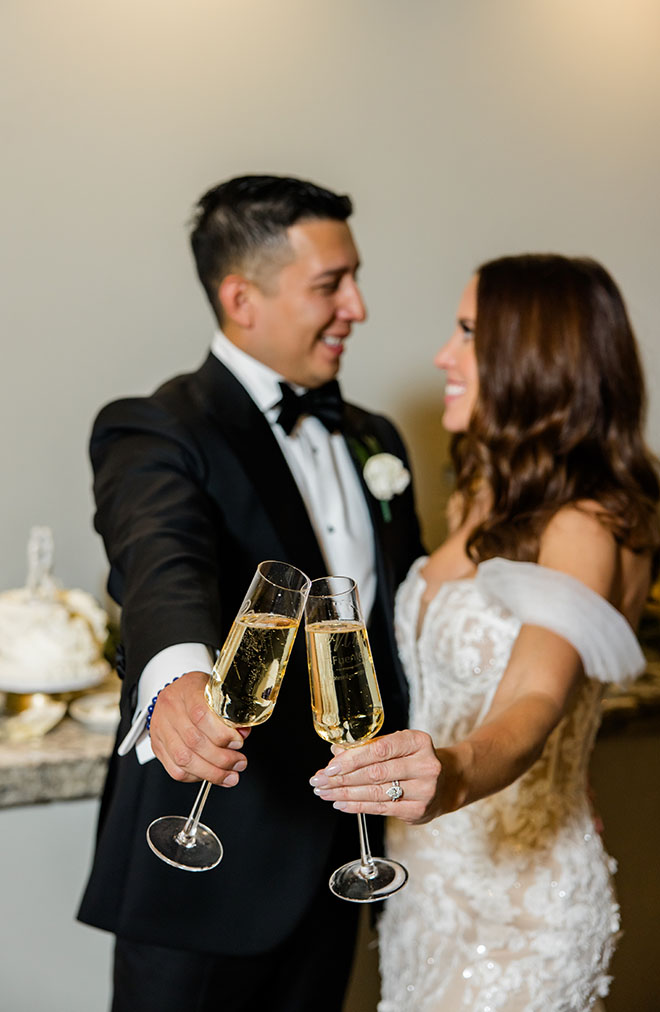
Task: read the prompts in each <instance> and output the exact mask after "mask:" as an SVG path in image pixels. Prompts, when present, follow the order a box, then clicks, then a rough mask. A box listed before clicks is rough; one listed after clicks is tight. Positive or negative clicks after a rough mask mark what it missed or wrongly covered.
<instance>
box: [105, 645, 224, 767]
mask: <svg viewBox="0 0 660 1012" xmlns="http://www.w3.org/2000/svg"><path fill="white" fill-rule="evenodd" d="M213 664H214V658H213V657H212V656H211V651H210V650H209V648H208V647H207V646H205V645H204V644H203V643H175V644H174V645H173V646H171V647H165V649H164V650H161V651H160V652H159V653H157V654H156V655H155V656H154V657H152V658H151V660H150V661H149V662H148V663H147V664H146V665H145V667H144V670H143V671H142V674H141V675H140V680H139V682H138V701H137V706H136V708H135V714H134V715H133V723H132V724H131V729H130V731H129V732H128V734H127V735H126V737H125V738H124V739H123V741H122V742H121V743H120V744H119V746H118V748H117V752H118V754H119V755H126V754H127V753H128V752H130V750H131V749H132V748H133V747H135V753H136V755H137V759H138V762H139V763H140V764H142V763H146V762H149V760H150V759H153V758H154V753H153V749H152V748H151V739H150V737H149V732H148V731H147V711H148V708H149V704H150V703H151V701H152V699H153V698H154V696H157V695H158V693H159V692H160V690H161V689H163V688H164V687H165V686H166V685H168V684H169V682H171V681H173V679H174V678H176V677H177V676H178V675H183V674H185V673H186V672H187V671H204V672H205V673H206V674H207V675H210V674H211V671H212V670H213Z"/></svg>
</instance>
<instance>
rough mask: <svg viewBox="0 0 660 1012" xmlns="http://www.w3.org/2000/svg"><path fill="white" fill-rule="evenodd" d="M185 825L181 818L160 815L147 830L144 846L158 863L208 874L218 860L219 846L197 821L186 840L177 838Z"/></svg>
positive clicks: (219, 857) (220, 849) (220, 853)
mask: <svg viewBox="0 0 660 1012" xmlns="http://www.w3.org/2000/svg"><path fill="white" fill-rule="evenodd" d="M187 822H188V819H187V818H186V816H185V815H164V816H163V817H162V818H160V819H155V820H154V822H152V823H151V825H150V826H149V828H148V829H147V843H148V844H149V846H150V847H151V849H152V850H153V852H154V854H156V855H157V856H158V857H159V858H160V859H161V861H166V862H167V864H171V865H172V866H173V867H174V868H181V869H182V871H210V870H211V868H215V866H216V865H217V864H220V862H221V861H222V844H221V843H220V841H219V839H218V838H217V836H216V835H215V833H214V832H213V830H212V829H209V828H208V826H203V825H202V823H201V822H200V823H199V824H198V826H197V832H196V833H195V835H194V836H193V837H192V838H190V839H189V840H188V841H186V840H185V839H179V838H178V837H179V835H180V834H182V833H183V829H184V827H185V825H186V823H187Z"/></svg>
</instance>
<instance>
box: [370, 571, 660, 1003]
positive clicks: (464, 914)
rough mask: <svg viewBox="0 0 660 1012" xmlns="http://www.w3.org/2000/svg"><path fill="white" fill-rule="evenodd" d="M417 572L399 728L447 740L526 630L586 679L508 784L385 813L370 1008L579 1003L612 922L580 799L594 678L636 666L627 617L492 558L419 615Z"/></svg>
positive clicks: (478, 711) (596, 991)
mask: <svg viewBox="0 0 660 1012" xmlns="http://www.w3.org/2000/svg"><path fill="white" fill-rule="evenodd" d="M425 561H426V560H425V559H419V560H418V561H417V562H416V563H415V564H414V565H413V567H412V569H411V571H410V573H409V575H408V577H407V579H406V581H405V582H404V584H403V585H402V587H401V588H400V590H399V594H398V598H397V610H396V623H397V636H398V641H399V649H400V651H401V656H402V659H403V663H404V666H405V669H406V672H407V675H408V679H409V682H410V693H411V713H410V726H411V727H414V728H419V729H421V730H424V731H427V732H428V733H429V734H430V735H431V736H432V738H433V740H434V742H435V743H436V745H450V744H452V743H454V742H457V741H458V740H459V739H461V738H463V737H464V736H465V735H466V734H468V733H469V731H470V730H471V729H472V728H473V727H474V726H475V725H476V724H478V723H479V721H480V719H481V718H482V717H483V715H484V714H485V712H486V710H487V709H488V707H489V705H490V702H491V700H492V697H493V694H494V692H495V689H496V687H497V684H498V682H499V680H500V678H501V676H502V673H503V671H504V669H505V667H506V664H507V660H508V657H509V654H510V651H511V648H512V645H513V642H514V640H515V639H516V636H517V635H518V632H519V629H520V626H521V624H523V623H528V624H535V625H541V626H544V627H546V628H550V629H552V630H553V631H555V632H557V633H558V634H560V635H562V636H563V637H565V638H566V639H568V640H569V641H570V642H571V643H573V645H574V646H575V647H576V649H577V650H578V652H579V653H580V656H581V658H582V661H583V664H584V668H585V671H586V673H587V675H588V676H589V677H588V678H587V679H585V680H584V682H583V684H582V687H581V689H580V690H579V692H578V693H577V694H576V697H575V698H574V700H573V702H572V704H571V708H570V712H568V713H567V714H566V716H565V717H564V718H563V720H562V721H561V723H560V725H559V726H558V727H557V728H556V729H555V731H554V732H553V733H552V735H551V736H550V738H549V740H548V742H547V744H546V747H545V749H544V752H543V755H542V756H541V758H540V759H538V760H537V762H536V763H535V764H534V765H533V766H532V767H531V768H530V769H529V770H528V771H527V773H525V774H524V775H523V776H522V777H521V778H520V779H519V780H517V781H516V782H515V783H513V784H511V785H510V786H509V787H507V788H506V789H505V790H503V791H500V792H499V793H498V794H495V795H493V796H492V797H489V798H484V799H482V800H481V801H477V802H475V803H473V804H471V805H468V806H467V807H466V808H464V809H461V810H460V811H457V812H452V813H449V814H447V815H443V816H441V817H440V818H438V819H435V820H434V821H433V822H430V823H429V824H428V825H425V826H407V825H405V824H404V823H402V822H400V821H399V820H398V819H390V820H388V829H387V841H388V843H387V850H388V854H389V856H391V857H393V858H395V859H397V860H399V861H401V862H402V863H403V864H404V865H405V866H406V867H407V868H408V870H409V872H410V879H409V882H408V884H407V885H406V887H405V888H404V889H403V890H402V891H401V892H400V893H398V894H397V895H396V896H393V897H391V898H390V899H389V900H388V901H387V903H386V904H385V909H384V912H383V914H382V916H381V918H380V924H379V935H380V963H381V975H382V995H383V997H382V1001H381V1002H380V1004H379V1006H378V1009H379V1012H465V1010H470V1012H499V1010H506V1012H586V1010H588V1009H595V1008H597V1007H598V1005H599V1003H598V996H604V995H605V994H607V991H608V985H609V980H610V978H609V977H608V975H607V967H608V963H609V960H610V957H611V955H612V952H613V949H614V945H615V942H616V937H617V933H618V930H619V909H618V906H617V904H616V901H615V897H614V893H613V890H612V885H611V873H612V872H613V871H614V869H615V862H614V861H613V859H612V858H610V857H608V855H607V854H606V853H605V851H604V849H603V845H602V842H601V839H600V836H599V835H598V833H597V831H596V829H595V828H594V823H593V818H592V814H591V811H590V807H589V802H588V800H587V793H586V790H587V782H586V781H587V766H588V761H589V755H590V752H591V749H592V745H593V741H594V737H595V734H596V731H597V728H598V722H599V703H600V697H601V692H602V688H603V683H604V682H619V681H623V680H626V679H628V678H630V677H632V676H634V675H636V674H638V673H639V672H640V671H641V670H643V666H644V659H643V656H642V654H641V651H640V649H639V646H638V644H637V640H636V639H635V636H634V634H633V632H632V630H631V628H630V626H629V625H628V623H627V622H626V620H625V619H624V618H623V616H621V615H620V614H619V612H617V611H616V610H615V609H614V608H613V607H612V606H611V605H610V604H609V603H608V602H607V601H605V600H604V599H603V598H601V597H599V595H597V594H595V593H594V592H593V591H591V590H589V589H588V588H587V587H585V586H584V585H583V584H581V583H580V582H579V581H577V580H575V579H573V578H572V577H569V576H566V575H565V574H563V573H559V572H556V571H555V570H550V569H547V568H545V567H542V566H538V565H535V564H533V563H525V562H511V561H508V560H504V559H491V560H489V561H488V562H484V563H482V564H481V565H480V566H479V568H478V571H477V575H476V577H475V578H474V579H467V580H455V581H451V582H447V583H445V584H443V585H442V586H441V587H440V589H439V590H438V593H437V595H436V596H435V598H434V599H433V600H432V601H431V603H430V604H429V606H428V609H427V611H426V614H425V615H424V617H423V623H422V627H421V630H420V631H419V635H418V618H419V612H420V601H421V597H422V594H423V592H424V590H425V584H424V581H423V579H422V577H421V575H420V569H421V567H422V566H423V564H424V562H425Z"/></svg>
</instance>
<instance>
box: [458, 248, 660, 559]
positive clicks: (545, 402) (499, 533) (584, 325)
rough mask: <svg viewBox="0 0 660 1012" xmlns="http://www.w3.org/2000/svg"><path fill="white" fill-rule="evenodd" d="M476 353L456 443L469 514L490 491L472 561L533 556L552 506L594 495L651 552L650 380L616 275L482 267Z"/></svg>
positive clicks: (622, 538) (531, 259)
mask: <svg viewBox="0 0 660 1012" xmlns="http://www.w3.org/2000/svg"><path fill="white" fill-rule="evenodd" d="M475 351H476V356H477V364H478V370H479V396H478V400H477V404H476V406H475V410H474V412H473V415H472V418H471V420H470V424H469V427H468V429H467V431H466V432H465V433H464V434H463V435H461V436H459V437H457V438H456V439H455V441H454V444H453V447H452V454H453V458H454V464H455V467H456V474H457V487H458V491H459V492H460V493H461V495H462V499H463V503H464V508H465V514H466V515H467V512H468V511H469V509H470V507H471V505H472V503H473V502H474V498H475V496H476V495H477V494H478V491H479V489H484V488H485V489H487V490H488V491H489V493H490V495H489V498H490V499H491V508H490V512H489V515H488V517H487V518H486V520H484V521H483V522H482V523H481V524H480V525H479V526H478V527H477V528H476V529H475V530H474V531H473V532H472V534H471V536H470V538H469V540H468V552H469V554H470V556H471V557H472V558H473V559H474V561H475V562H480V561H483V560H484V559H488V558H491V557H493V556H496V555H500V556H504V557H506V558H511V559H519V560H527V561H535V560H536V558H537V556H538V549H539V540H540V536H541V533H542V531H543V529H544V528H545V526H546V525H547V523H548V521H549V520H550V518H551V517H552V515H553V514H554V513H556V512H557V510H559V509H560V508H561V507H562V506H565V505H568V504H575V503H579V502H581V501H584V500H592V501H596V502H597V503H598V504H599V505H600V507H601V510H602V517H601V518H602V522H603V523H605V524H606V525H607V526H608V527H609V528H610V529H611V530H612V532H613V534H614V536H615V537H616V539H617V541H619V542H620V543H621V544H623V545H625V546H627V547H629V548H631V549H632V550H633V551H646V550H651V551H653V552H655V551H656V550H657V549H658V545H659V544H660V531H659V526H658V501H659V499H660V485H659V483H658V477H657V471H656V468H655V462H654V458H653V456H652V454H651V453H650V451H649V450H648V448H647V446H646V445H645V442H644V438H643V435H642V427H643V423H644V417H645V407H646V395H645V388H644V377H643V374H642V369H641V365H640V360H639V355H638V352H637V346H636V342H635V337H634V334H633V331H632V328H631V326H630V322H629V320H628V315H627V312H626V308H625V305H624V303H623V299H622V297H621V294H620V292H619V290H618V288H617V286H616V284H615V283H614V281H613V280H612V278H611V277H610V275H609V274H608V273H607V271H606V270H605V269H604V268H603V267H601V266H600V264H598V263H596V262H595V261H593V260H589V259H569V258H567V257H562V256H558V255H553V254H547V255H546V254H539V255H524V256H515V257H503V258H501V259H498V260H493V261H490V262H489V263H486V264H484V265H483V266H482V267H480V268H479V271H478V294H477V319H476V329H475ZM491 497H492V498H491Z"/></svg>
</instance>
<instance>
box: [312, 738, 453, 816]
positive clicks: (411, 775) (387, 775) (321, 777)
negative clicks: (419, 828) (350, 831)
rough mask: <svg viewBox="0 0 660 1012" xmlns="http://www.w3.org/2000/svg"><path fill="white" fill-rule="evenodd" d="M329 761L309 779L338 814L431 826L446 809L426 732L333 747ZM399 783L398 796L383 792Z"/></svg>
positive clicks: (437, 765)
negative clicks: (383, 817) (385, 817)
mask: <svg viewBox="0 0 660 1012" xmlns="http://www.w3.org/2000/svg"><path fill="white" fill-rule="evenodd" d="M332 752H333V755H334V758H333V759H332V761H331V762H330V763H329V764H328V765H327V766H326V768H325V769H324V770H319V772H318V773H316V774H315V775H314V776H313V777H312V778H311V780H310V783H311V784H312V786H313V788H314V793H315V794H317V795H318V796H319V797H320V798H323V800H324V801H332V802H333V807H334V808H338V809H339V811H341V812H356V813H357V812H365V813H366V814H367V815H395V816H396V817H397V818H399V819H402V820H403V821H404V822H409V823H411V824H421V823H424V822H430V821H431V819H434V818H435V817H436V816H437V815H440V814H441V813H442V812H443V811H445V810H446V809H445V808H444V806H443V804H442V799H441V794H442V793H443V792H444V787H445V783H444V781H445V776H446V774H445V771H444V770H443V766H442V764H441V763H440V760H439V759H438V755H437V753H436V751H435V749H434V747H433V742H432V741H431V738H430V737H429V735H428V734H426V732H425V731H396V732H395V733H394V734H387V735H383V737H382V738H375V739H374V740H373V741H370V742H368V743H367V744H365V745H359V746H355V747H354V748H348V749H345V748H340V747H339V746H337V745H334V746H333V748H332ZM395 780H396V781H398V783H399V785H400V787H401V789H402V790H403V794H402V795H401V797H400V798H399V800H398V801H392V799H391V798H389V797H388V796H387V793H386V792H387V791H388V790H389V789H390V788H391V787H392V782H393V781H395Z"/></svg>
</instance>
